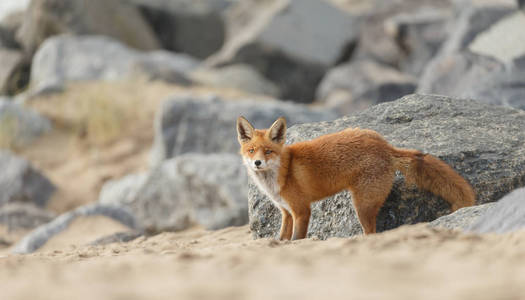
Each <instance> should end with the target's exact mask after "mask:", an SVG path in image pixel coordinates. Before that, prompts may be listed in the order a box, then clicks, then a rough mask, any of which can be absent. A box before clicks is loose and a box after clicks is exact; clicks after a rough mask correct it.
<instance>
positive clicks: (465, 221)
mask: <svg viewBox="0 0 525 300" xmlns="http://www.w3.org/2000/svg"><path fill="white" fill-rule="evenodd" d="M494 205H495V203H485V204H482V205H475V206H471V207H464V208H460V209H458V210H457V211H455V212H453V213H451V214H449V215H445V216H442V217H440V218H437V219H435V220H434V221H432V222H430V223H428V225H429V226H430V227H442V228H447V229H457V230H467V229H468V228H469V227H470V226H472V224H474V223H475V222H476V221H477V220H478V219H479V217H480V216H482V215H483V214H484V213H485V212H487V210H489V209H491V208H492V207H493V206H494Z"/></svg>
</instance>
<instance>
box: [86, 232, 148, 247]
mask: <svg viewBox="0 0 525 300" xmlns="http://www.w3.org/2000/svg"><path fill="white" fill-rule="evenodd" d="M143 235H144V233H143V232H141V231H137V230H133V231H123V232H117V233H115V234H111V235H106V236H103V237H101V238H98V239H96V240H94V241H93V242H91V243H89V245H91V246H105V245H109V244H114V243H127V242H131V241H133V240H134V239H136V238H139V237H141V236H143Z"/></svg>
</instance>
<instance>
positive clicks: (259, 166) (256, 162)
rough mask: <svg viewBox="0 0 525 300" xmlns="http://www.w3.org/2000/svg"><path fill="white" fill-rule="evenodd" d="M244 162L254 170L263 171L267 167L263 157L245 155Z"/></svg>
mask: <svg viewBox="0 0 525 300" xmlns="http://www.w3.org/2000/svg"><path fill="white" fill-rule="evenodd" d="M244 163H245V164H246V166H248V167H249V168H251V169H252V170H254V171H263V170H266V169H267V168H268V162H267V161H266V160H264V159H251V158H248V157H245V158H244Z"/></svg>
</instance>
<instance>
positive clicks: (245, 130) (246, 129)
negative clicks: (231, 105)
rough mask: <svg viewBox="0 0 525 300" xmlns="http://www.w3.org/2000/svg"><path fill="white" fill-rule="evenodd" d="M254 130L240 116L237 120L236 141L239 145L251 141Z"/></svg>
mask: <svg viewBox="0 0 525 300" xmlns="http://www.w3.org/2000/svg"><path fill="white" fill-rule="evenodd" d="M254 130H255V129H253V126H252V124H250V122H248V120H246V119H245V118H244V117H242V116H241V117H238V118H237V139H238V140H239V143H240V144H242V143H246V142H248V141H249V140H251V139H252V137H253V131H254Z"/></svg>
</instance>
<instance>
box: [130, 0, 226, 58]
mask: <svg viewBox="0 0 525 300" xmlns="http://www.w3.org/2000/svg"><path fill="white" fill-rule="evenodd" d="M129 1H130V2H132V3H134V4H135V5H138V7H139V8H140V10H141V11H142V13H143V15H144V16H145V18H146V20H147V21H148V22H149V23H150V24H151V26H152V28H153V30H154V31H155V33H156V34H157V37H158V39H159V40H160V42H161V44H162V46H163V48H165V49H167V50H170V51H174V52H183V53H188V54H190V55H192V56H194V57H197V58H206V57H208V56H210V55H211V54H213V53H215V52H216V51H218V50H219V49H220V48H221V47H222V44H223V43H224V38H225V34H226V29H225V24H224V20H223V18H222V16H221V10H223V9H224V8H225V6H227V5H228V4H227V1H217V0H199V1H195V0H175V1H174V0H154V1H152V0H129ZM197 37H198V38H197Z"/></svg>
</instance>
